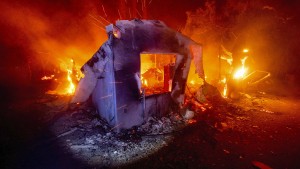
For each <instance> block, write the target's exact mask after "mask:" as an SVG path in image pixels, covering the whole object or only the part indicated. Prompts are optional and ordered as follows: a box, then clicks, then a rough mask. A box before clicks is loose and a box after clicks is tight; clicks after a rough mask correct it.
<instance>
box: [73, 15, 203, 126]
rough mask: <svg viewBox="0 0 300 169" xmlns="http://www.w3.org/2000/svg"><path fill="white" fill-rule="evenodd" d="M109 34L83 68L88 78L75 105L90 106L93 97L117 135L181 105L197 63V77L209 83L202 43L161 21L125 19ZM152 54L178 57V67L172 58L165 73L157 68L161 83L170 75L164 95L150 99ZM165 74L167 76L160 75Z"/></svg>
mask: <svg viewBox="0 0 300 169" xmlns="http://www.w3.org/2000/svg"><path fill="white" fill-rule="evenodd" d="M106 32H107V34H108V40H107V41H106V42H105V43H104V44H103V45H102V46H101V47H100V49H99V50H98V51H97V52H96V53H95V54H94V55H93V57H92V58H91V59H90V60H88V61H87V62H86V63H85V64H84V65H83V67H82V68H81V70H82V72H83V73H84V75H85V76H84V77H83V78H82V79H81V81H80V82H79V84H78V86H77V89H76V91H75V95H74V97H73V99H72V102H74V103H77V102H84V101H86V100H87V99H88V98H89V97H90V96H91V97H92V100H93V103H94V105H95V107H96V108H97V111H98V113H99V114H100V116H101V117H102V118H104V119H105V120H106V121H107V122H108V123H109V124H110V125H111V126H112V127H114V129H116V130H117V131H120V130H121V129H128V128H131V127H133V126H137V125H141V124H142V123H143V122H144V121H145V120H146V119H147V118H148V117H150V116H163V115H166V114H167V113H168V112H169V111H170V108H173V109H175V108H178V107H181V106H182V105H183V103H184V95H185V86H186V83H187V77H188V73H189V70H190V65H191V61H192V60H194V64H195V70H196V73H197V74H198V76H199V77H200V78H202V79H204V78H203V77H204V72H203V65H202V47H201V45H199V44H197V43H195V42H194V41H192V40H190V39H189V38H187V37H186V36H184V35H182V34H180V33H178V32H176V31H174V30H172V29H170V28H168V27H167V26H166V25H165V24H164V23H163V22H161V21H158V20H138V19H135V20H131V21H129V20H120V21H117V22H116V24H115V25H113V24H111V25H108V26H107V27H106ZM146 53H147V54H160V55H159V56H161V57H166V55H164V54H168V56H170V55H171V56H174V57H175V59H173V60H175V63H172V59H170V63H169V64H166V65H165V66H164V70H165V71H163V70H159V69H157V68H153V69H152V70H153V71H152V72H154V74H156V76H157V77H156V78H157V79H158V80H159V81H162V78H163V77H164V78H163V81H164V84H165V85H164V86H165V87H164V89H163V90H161V92H160V93H159V94H152V95H145V90H144V89H143V87H142V81H143V82H144V85H147V81H145V80H146V79H145V78H149V76H151V71H150V73H148V75H147V74H146V73H144V74H142V75H141V57H143V55H144V54H146ZM168 58H169V57H166V59H165V60H168ZM163 60H164V59H163ZM148 72H149V71H148ZM161 72H163V74H164V76H161V75H160V77H158V74H159V73H161ZM143 75H144V76H145V77H143ZM173 75H174V76H173ZM142 78H143V79H142ZM154 78H155V77H154ZM168 84H171V85H170V87H168Z"/></svg>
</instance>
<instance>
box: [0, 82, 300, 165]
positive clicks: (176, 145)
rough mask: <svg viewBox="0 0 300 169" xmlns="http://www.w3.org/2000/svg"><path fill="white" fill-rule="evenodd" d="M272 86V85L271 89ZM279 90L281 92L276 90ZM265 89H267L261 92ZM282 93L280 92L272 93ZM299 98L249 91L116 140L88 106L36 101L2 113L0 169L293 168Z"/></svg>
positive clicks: (299, 137) (46, 98)
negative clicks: (185, 116)
mask: <svg viewBox="0 0 300 169" xmlns="http://www.w3.org/2000/svg"><path fill="white" fill-rule="evenodd" d="M271 86H272V85H271ZM283 87H284V88H285V87H286V86H283ZM269 89H270V88H269ZM279 91H283V90H279ZM297 92H299V90H297V89H296V90H294V91H293V92H292V93H293V94H292V95H291V94H282V93H278V92H277V93H276V92H273V91H271V90H270V91H268V90H265V91H260V90H258V89H255V90H253V91H247V92H245V93H243V94H241V97H240V98H239V99H238V100H230V99H228V100H227V102H225V103H222V104H220V103H218V104H207V105H203V108H204V109H202V110H201V111H200V110H199V111H195V115H194V117H193V118H192V119H189V120H188V119H185V118H183V117H182V116H181V115H180V114H176V113H171V114H170V115H169V116H167V117H163V118H150V119H148V120H147V122H146V123H145V124H143V125H142V126H139V127H135V128H133V129H130V130H126V131H122V132H121V133H116V132H114V131H113V129H112V128H111V127H109V126H108V125H107V123H106V122H105V121H104V120H102V119H101V118H100V117H99V116H98V115H97V112H96V111H95V109H94V108H93V107H92V106H91V104H89V103H85V104H80V105H69V104H68V102H69V100H70V97H68V96H57V95H42V96H40V97H38V98H34V99H29V100H26V101H24V100H22V101H20V102H16V103H12V104H9V105H7V109H4V110H5V111H4V113H3V118H1V138H2V139H1V154H2V155H1V165H2V166H3V167H2V168H249V169H253V168H262V167H264V166H269V167H271V168H300V164H299V162H298V157H299V155H300V153H299V152H300V151H299V150H300V145H299V142H300V134H299V133H300V125H299V124H300V114H299V108H300V107H299V105H300V104H299V103H300V97H299V95H298V94H299V93H298V94H297Z"/></svg>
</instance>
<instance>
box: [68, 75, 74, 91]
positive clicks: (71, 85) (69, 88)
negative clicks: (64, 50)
mask: <svg viewBox="0 0 300 169" xmlns="http://www.w3.org/2000/svg"><path fill="white" fill-rule="evenodd" d="M72 73H73V72H72V70H68V76H67V80H68V82H69V86H68V88H67V94H73V93H74V92H75V85H74V83H73V80H72V78H71V75H72Z"/></svg>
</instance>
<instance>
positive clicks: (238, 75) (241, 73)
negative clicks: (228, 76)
mask: <svg viewBox="0 0 300 169" xmlns="http://www.w3.org/2000/svg"><path fill="white" fill-rule="evenodd" d="M247 58H248V57H247V56H246V57H244V58H243V59H241V62H242V67H241V68H239V69H238V70H237V71H236V72H235V73H234V74H233V78H234V79H243V78H244V77H245V75H246V72H247V70H248V69H247V68H245V62H246V59H247Z"/></svg>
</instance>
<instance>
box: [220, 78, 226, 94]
mask: <svg viewBox="0 0 300 169" xmlns="http://www.w3.org/2000/svg"><path fill="white" fill-rule="evenodd" d="M221 82H222V83H224V88H223V92H222V95H223V97H224V98H227V79H226V77H225V78H224V79H223V80H221Z"/></svg>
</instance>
